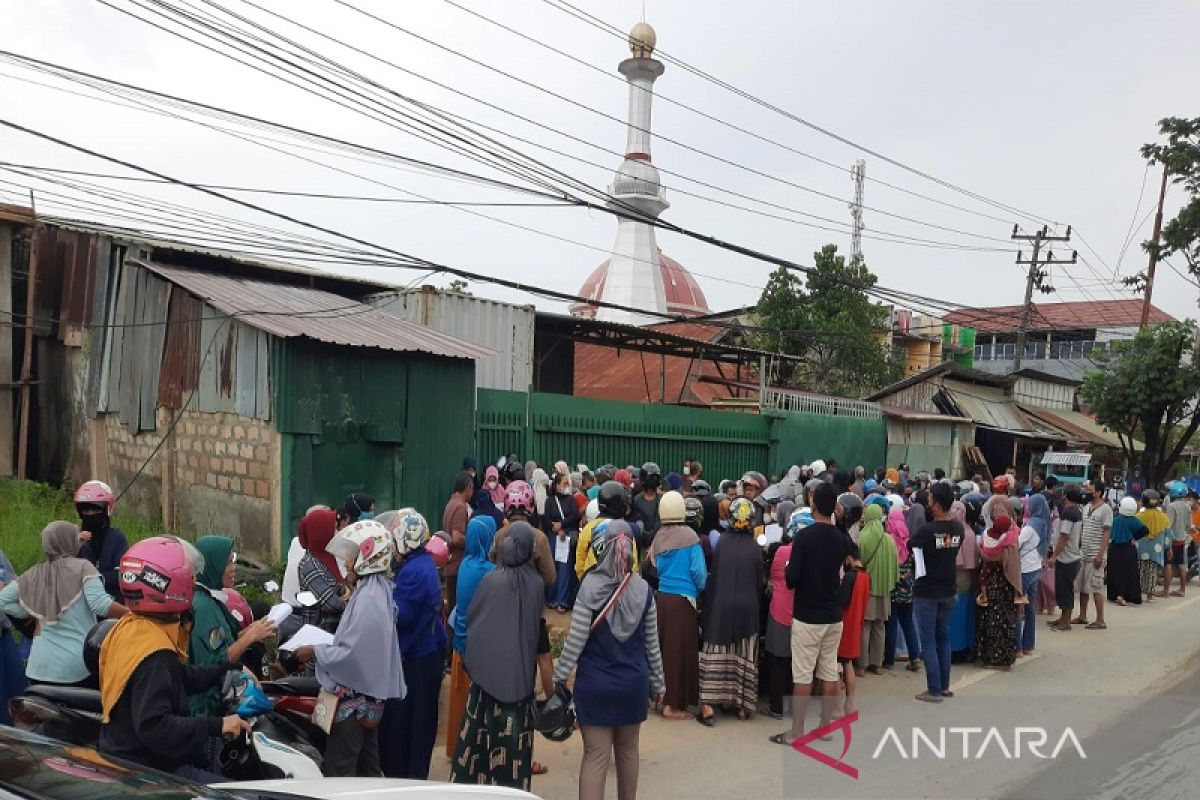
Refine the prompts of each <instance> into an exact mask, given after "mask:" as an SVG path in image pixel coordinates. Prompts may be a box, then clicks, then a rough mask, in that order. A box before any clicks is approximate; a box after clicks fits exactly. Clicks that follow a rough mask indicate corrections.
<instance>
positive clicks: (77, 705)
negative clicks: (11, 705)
mask: <svg viewBox="0 0 1200 800" xmlns="http://www.w3.org/2000/svg"><path fill="white" fill-rule="evenodd" d="M25 694H28V695H34V696H35V697H41V698H43V699H46V700H49V701H51V702H53V703H58V704H59V705H62V706H66V707H67V708H70V709H73V710H75V711H87V712H89V713H92V714H100V713H102V712H103V708H102V706H101V704H100V692H99V691H98V690H96V689H82V688H79V687H78V686H55V685H53V684H48V683H35V684H33V685H32V686H30V687H29V688H28V689H26V690H25Z"/></svg>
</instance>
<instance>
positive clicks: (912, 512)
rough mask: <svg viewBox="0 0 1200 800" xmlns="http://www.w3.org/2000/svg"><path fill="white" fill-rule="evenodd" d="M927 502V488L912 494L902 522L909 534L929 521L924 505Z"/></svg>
mask: <svg viewBox="0 0 1200 800" xmlns="http://www.w3.org/2000/svg"><path fill="white" fill-rule="evenodd" d="M928 502H929V490H927V489H922V490H920V491H919V492H917V493H916V494H914V495H913V501H912V505H910V506H909V507H908V511H906V512H905V514H904V523H905V524H906V525H907V526H908V533H909V535H910V536H911V535H912V534H914V533H916V532H917V531H919V530H921V526H922V525H924V524H925V523H926V522H928V521H929V520H928V516H927V514H926V511H925V506H926V504H927V503H928Z"/></svg>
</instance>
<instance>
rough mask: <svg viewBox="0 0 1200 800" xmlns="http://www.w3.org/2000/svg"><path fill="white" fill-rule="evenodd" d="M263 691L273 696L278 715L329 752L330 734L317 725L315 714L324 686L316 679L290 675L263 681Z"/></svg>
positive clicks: (314, 743)
mask: <svg viewBox="0 0 1200 800" xmlns="http://www.w3.org/2000/svg"><path fill="white" fill-rule="evenodd" d="M261 688H262V690H263V692H264V693H266V695H267V697H270V698H271V700H272V702H273V703H274V705H275V711H276V713H277V714H278V715H280V716H282V717H284V718H285V719H286V720H287V721H288V722H290V723H291V724H292V725H294V726H295V727H296V728H297V729H298V730H299V731H300V732H301V733H302V734H303V735H304V738H305V739H307V740H308V741H309V742H312V744H313V745H315V746H316V747H318V748H320V749H321V750H322V751H323V750H324V749H325V740H326V733H325V731H323V730H322V729H321V727H320V726H319V725H315V724H313V721H312V714H313V710H314V709H316V707H317V695H318V694H320V692H321V685H320V684H319V683H318V682H317V679H316V678H313V677H309V676H305V675H289V676H288V677H286V678H280V679H279V680H274V681H263V682H262V686H261Z"/></svg>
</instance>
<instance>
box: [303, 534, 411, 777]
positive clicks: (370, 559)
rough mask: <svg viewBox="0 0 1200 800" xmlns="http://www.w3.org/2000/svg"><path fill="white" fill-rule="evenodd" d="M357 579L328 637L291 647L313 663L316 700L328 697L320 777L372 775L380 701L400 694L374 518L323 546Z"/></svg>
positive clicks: (383, 555)
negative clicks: (329, 640) (318, 692)
mask: <svg viewBox="0 0 1200 800" xmlns="http://www.w3.org/2000/svg"><path fill="white" fill-rule="evenodd" d="M330 550H331V551H332V552H335V553H336V554H337V555H338V557H339V558H341V559H342V561H343V562H344V563H345V564H346V567H347V570H348V571H351V572H353V574H354V575H356V576H357V582H356V583H355V587H354V591H353V593H352V594H351V595H350V601H349V602H348V603H347V604H346V611H345V612H344V613H343V614H342V617H341V620H340V621H339V622H338V627H337V631H336V633H334V636H333V642H332V643H330V644H319V645H316V646H312V645H306V646H304V647H299V648H297V649H296V658H298V659H299V660H301V661H305V662H308V661H312V662H315V664H316V673H317V680H318V681H320V683H321V698H319V699H318V704H322V703H330V702H331V701H332V703H331V704H332V705H333V707H334V708H333V712H332V714H331V715H330V728H329V739H328V740H327V742H326V745H325V767H324V770H325V775H326V776H327V777H330V778H353V777H378V776H379V775H380V773H381V765H380V755H379V723H380V720H381V719H382V718H383V709H384V703H385V702H386V701H388V700H391V699H403V698H404V697H405V696H406V694H407V692H406V688H405V684H404V673H403V668H402V665H401V661H400V641H399V638H398V636H397V633H396V625H395V616H394V613H395V612H394V606H393V600H392V582H391V580H389V579H388V570H389V569H391V564H392V554H393V553H394V551H395V550H394V547H393V541H392V535H391V533H389V532H388V530H387V528H385V527H383V526H382V525H380V524H379V523H378V522H375V521H374V520H360V521H359V522H355V523H352V524H351V525H349V526H348V527H346V528H344V529H342V530H341V531H339V532H338V534H337V536H335V537H334V539H333V541H332V542H331V543H330Z"/></svg>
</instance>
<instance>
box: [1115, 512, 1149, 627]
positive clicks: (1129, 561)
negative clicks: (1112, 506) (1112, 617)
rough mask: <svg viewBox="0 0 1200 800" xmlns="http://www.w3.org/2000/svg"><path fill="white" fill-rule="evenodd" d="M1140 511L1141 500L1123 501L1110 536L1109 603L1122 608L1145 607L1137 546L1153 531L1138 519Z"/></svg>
mask: <svg viewBox="0 0 1200 800" xmlns="http://www.w3.org/2000/svg"><path fill="white" fill-rule="evenodd" d="M1137 510H1138V506H1137V500H1134V499H1133V498H1132V497H1126V498H1125V499H1123V500H1122V501H1121V507H1120V511H1119V513H1118V514H1117V516H1116V517H1115V518H1114V519H1113V524H1112V532H1111V534H1110V536H1109V545H1108V576H1107V578H1108V601H1109V602H1110V603H1116V604H1117V605H1119V606H1124V605H1130V604H1132V605H1135V606H1136V605H1141V604H1142V587H1141V579H1140V576H1139V574H1138V547H1137V544H1136V542H1138V541H1140V540H1141V539H1144V538H1145V537H1146V536H1147V534H1149V533H1150V530H1149V528H1147V527H1146V526H1145V524H1144V523H1143V522H1142V521H1141V520H1140V519H1138V518H1137Z"/></svg>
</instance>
